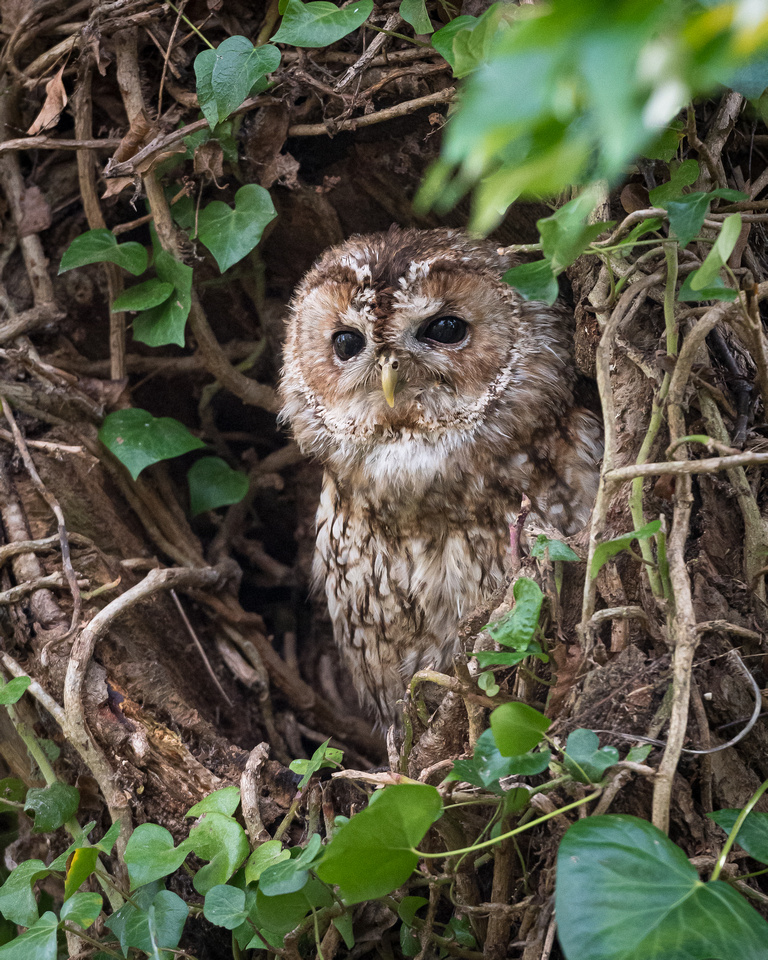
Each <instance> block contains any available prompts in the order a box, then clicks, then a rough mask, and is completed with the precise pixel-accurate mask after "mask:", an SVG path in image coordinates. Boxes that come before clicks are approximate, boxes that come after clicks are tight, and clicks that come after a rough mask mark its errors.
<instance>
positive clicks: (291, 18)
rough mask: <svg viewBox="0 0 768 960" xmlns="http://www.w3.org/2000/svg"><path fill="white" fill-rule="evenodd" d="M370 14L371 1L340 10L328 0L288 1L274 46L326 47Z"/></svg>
mask: <svg viewBox="0 0 768 960" xmlns="http://www.w3.org/2000/svg"><path fill="white" fill-rule="evenodd" d="M372 12H373V0H356V2H353V3H350V4H349V5H348V6H346V7H344V8H341V7H337V6H336V4H335V3H330V2H328V0H315V2H313V3H302V2H301V0H288V4H287V5H286V7H285V12H284V13H283V22H282V23H281V24H280V29H279V30H278V31H277V33H276V34H275V35H274V36H273V37H272V42H273V43H289V44H291V46H294V47H327V46H329V45H330V44H332V43H336V41H337V40H341V38H342V37H346V35H347V34H348V33H352V31H353V30H357V28H358V27H361V26H362V25H363V24H364V23H365V21H366V20H367V19H368V17H370V15H371V13H372Z"/></svg>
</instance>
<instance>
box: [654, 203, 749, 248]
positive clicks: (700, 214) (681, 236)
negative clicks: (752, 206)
mask: <svg viewBox="0 0 768 960" xmlns="http://www.w3.org/2000/svg"><path fill="white" fill-rule="evenodd" d="M715 197H720V198H721V199H723V200H730V201H737V200H748V199H749V196H748V195H747V194H746V193H741V192H740V191H739V190H731V189H718V190H712V191H710V192H709V193H698V192H697V193H686V194H685V196H682V197H677V198H676V199H674V200H668V201H667V202H666V203H664V204H663V206H664V207H665V208H666V211H667V215H668V217H669V226H670V228H671V230H672V232H673V233H674V235H675V236H676V237H677V239H678V240H679V241H680V248H681V249H682V250H684V249H685V248H686V247H687V246H688V244H689V243H690V242H691V240H693V238H694V237H695V236H696V235H697V234H698V232H699V230H701V227H702V224H703V223H704V219H705V218H706V216H707V214H708V213H709V205H710V204H711V203H712V201H713V200H714V199H715Z"/></svg>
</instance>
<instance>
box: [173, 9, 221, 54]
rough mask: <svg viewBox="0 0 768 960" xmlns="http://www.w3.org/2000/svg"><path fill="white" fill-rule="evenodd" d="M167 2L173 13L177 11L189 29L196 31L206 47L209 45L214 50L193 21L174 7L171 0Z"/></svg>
mask: <svg viewBox="0 0 768 960" xmlns="http://www.w3.org/2000/svg"><path fill="white" fill-rule="evenodd" d="M167 2H168V6H169V7H170V8H171V10H173V12H174V13H177V14H178V15H179V16H180V17H181V19H182V20H183V21H184V23H186V25H187V26H188V27H189V29H190V30H192V31H194V33H196V34H197V35H198V37H200V39H201V40H202V41H203V43H204V44H205V45H206V46H207V47H209V48H210V49H211V50H214V49H215V47H214V46H213V44H212V43H210V42H209V41H208V40H207V39H206V38H205V37H204V36H203V35H202V33H200V31H199V30H198V29H197V27H196V26H195V25H194V23H192V21H191V20H190V19H188V18H187V17H185V16H184V14H183V13H181V12H180V11H179V8H178V7H176V6H174V4H172V3H171V0H167Z"/></svg>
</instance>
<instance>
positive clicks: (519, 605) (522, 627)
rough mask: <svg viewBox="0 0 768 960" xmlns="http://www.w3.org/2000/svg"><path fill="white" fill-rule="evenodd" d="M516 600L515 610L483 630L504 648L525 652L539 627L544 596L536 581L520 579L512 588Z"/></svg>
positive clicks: (525, 578)
mask: <svg viewBox="0 0 768 960" xmlns="http://www.w3.org/2000/svg"><path fill="white" fill-rule="evenodd" d="M512 595H513V596H514V598H515V606H514V607H513V609H512V610H511V611H510V612H509V613H508V614H507V615H506V616H504V617H502V619H501V620H499V622H498V623H493V624H490V623H489V624H486V626H485V627H484V628H483V629H484V630H487V631H488V633H489V634H490V635H491V637H492V638H493V639H494V640H495V641H496V643H500V644H501V645H502V646H503V647H513V648H514V649H516V650H525V649H526V648H527V647H528V645H529V643H530V642H531V640H532V639H533V635H534V633H535V632H536V627H537V626H538V625H539V613H540V612H541V604H542V601H543V600H544V595H543V594H542V592H541V588H540V587H539V585H538V583H536V581H535V580H531V579H530V578H529V577H520V579H519V580H516V581H515V585H514V587H513V588H512Z"/></svg>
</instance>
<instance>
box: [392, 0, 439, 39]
mask: <svg viewBox="0 0 768 960" xmlns="http://www.w3.org/2000/svg"><path fill="white" fill-rule="evenodd" d="M400 16H401V17H402V18H403V20H405V22H406V23H410V25H411V26H412V27H413V32H414V33H417V34H425V33H434V31H435V28H434V27H433V26H432V21H431V20H430V19H429V14H428V13H427V4H426V3H425V0H402V2H401V4H400Z"/></svg>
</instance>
